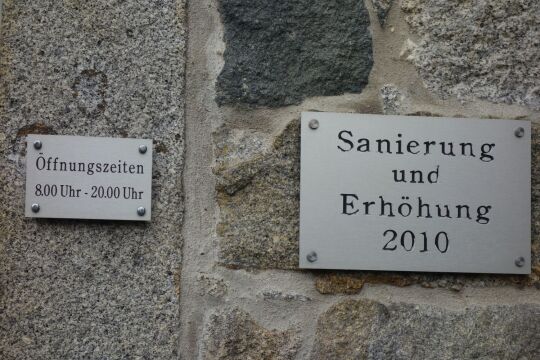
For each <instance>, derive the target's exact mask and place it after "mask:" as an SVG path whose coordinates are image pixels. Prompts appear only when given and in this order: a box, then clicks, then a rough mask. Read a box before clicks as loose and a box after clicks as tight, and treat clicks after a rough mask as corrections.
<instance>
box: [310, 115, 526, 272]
mask: <svg viewBox="0 0 540 360" xmlns="http://www.w3.org/2000/svg"><path fill="white" fill-rule="evenodd" d="M301 126H302V131H301V134H302V140H301V142H302V145H301V152H302V153H301V186H300V267H301V268H319V269H356V270H396V271H430V272H469V273H515V274H527V273H530V270H531V205H530V204H531V190H530V189H531V126H530V122H528V121H516V120H475V119H451V118H427V117H409V116H377V115H358V114H336V113H315V112H308V113H303V114H302V125H301Z"/></svg>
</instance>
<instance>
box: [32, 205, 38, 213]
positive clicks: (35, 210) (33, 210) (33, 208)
mask: <svg viewBox="0 0 540 360" xmlns="http://www.w3.org/2000/svg"><path fill="white" fill-rule="evenodd" d="M30 208H31V209H32V212H35V213H37V212H39V204H32V206H30Z"/></svg>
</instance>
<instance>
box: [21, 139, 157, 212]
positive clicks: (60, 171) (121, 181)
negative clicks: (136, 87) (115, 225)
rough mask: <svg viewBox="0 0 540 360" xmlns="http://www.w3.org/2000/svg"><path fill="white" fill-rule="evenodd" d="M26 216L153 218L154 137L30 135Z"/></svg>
mask: <svg viewBox="0 0 540 360" xmlns="http://www.w3.org/2000/svg"><path fill="white" fill-rule="evenodd" d="M26 141H27V157H26V203H25V215H26V217H34V218H66V219H103V220H137V221H150V218H151V197H152V140H146V139H123V138H118V139H116V138H100V137H83V136H54V135H28V137H27V140H26Z"/></svg>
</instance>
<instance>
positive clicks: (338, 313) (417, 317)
mask: <svg viewBox="0 0 540 360" xmlns="http://www.w3.org/2000/svg"><path fill="white" fill-rule="evenodd" d="M314 344H315V345H314V347H313V350H312V354H311V359H313V360H318V359H321V360H322V359H324V360H332V359H340V360H341V359H426V360H428V359H437V360H444V359H449V360H450V359H485V360H488V359H490V360H492V359H500V360H503V359H504V360H506V359H531V360H532V359H537V358H539V357H540V306H538V305H533V304H530V305H529V304H520V305H496V306H473V307H468V308H464V309H462V310H459V311H454V310H448V309H445V308H442V307H437V306H432V305H412V304H404V303H392V304H390V305H383V304H381V303H378V302H374V301H370V300H347V301H344V302H341V303H339V304H337V305H335V306H333V307H332V308H330V309H329V310H328V311H326V312H325V313H324V314H323V315H322V316H321V317H320V318H319V320H318V323H317V330H316V338H315V342H314Z"/></svg>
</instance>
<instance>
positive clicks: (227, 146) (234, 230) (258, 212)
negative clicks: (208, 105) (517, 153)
mask: <svg viewBox="0 0 540 360" xmlns="http://www.w3.org/2000/svg"><path fill="white" fill-rule="evenodd" d="M392 89H393V87H390V90H392ZM381 92H382V91H381ZM383 93H384V92H383ZM389 93H390V95H392V94H393V92H392V91H390V92H389ZM391 97H392V98H394V96H393V95H392V96H391ZM393 103H395V102H389V104H390V105H391V104H393ZM415 115H425V114H415ZM428 115H432V116H433V115H434V114H428ZM532 129H533V134H532V165H533V166H532V267H533V271H532V274H531V275H529V276H506V275H465V274H426V273H391V272H389V273H387V272H382V273H377V272H353V273H350V272H320V273H317V277H316V281H315V285H316V288H317V289H318V290H319V292H321V293H323V294H335V293H345V294H350V293H357V292H359V291H360V290H361V289H362V287H363V285H364V284H365V283H385V284H392V285H397V286H406V285H411V284H421V285H422V286H424V287H428V288H434V287H442V288H448V289H453V290H456V291H458V290H460V289H461V288H462V287H463V286H464V285H465V284H470V285H473V286H478V287H486V286H499V285H514V286H518V287H524V286H535V287H538V288H540V125H538V124H536V123H533V124H532ZM299 130H300V127H299V123H298V121H293V122H291V123H290V124H289V125H288V127H287V128H285V129H284V131H283V132H282V133H281V134H280V135H278V136H277V137H276V138H275V140H274V142H273V144H271V145H268V144H267V143H268V141H267V140H266V139H265V138H264V136H263V135H261V134H256V133H250V134H245V133H242V134H238V133H237V132H235V131H226V130H222V131H220V132H218V133H217V134H215V137H214V139H215V141H216V156H217V164H216V168H215V171H216V174H217V190H218V203H219V206H220V210H221V211H220V222H219V224H218V227H217V229H218V235H220V247H221V254H220V262H221V263H222V264H224V265H226V266H229V267H233V268H235V267H241V268H278V269H296V268H297V267H298V226H299V223H298V214H299V205H300V204H299V181H300V157H299V155H300V143H299V141H300V134H299ZM246 137H247V138H250V139H251V141H250V142H248V141H244V140H242V139H245V138H246Z"/></svg>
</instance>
